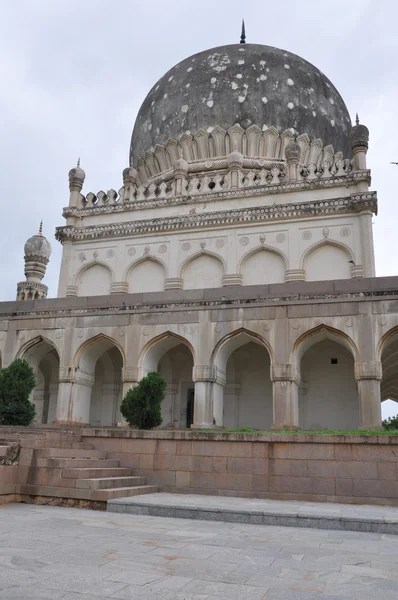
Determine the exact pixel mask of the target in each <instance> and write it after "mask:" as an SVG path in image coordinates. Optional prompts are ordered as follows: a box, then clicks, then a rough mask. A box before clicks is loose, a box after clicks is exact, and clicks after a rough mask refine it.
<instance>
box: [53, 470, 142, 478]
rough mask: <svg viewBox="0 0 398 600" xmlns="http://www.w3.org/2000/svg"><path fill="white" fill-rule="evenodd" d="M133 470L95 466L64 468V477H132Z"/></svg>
mask: <svg viewBox="0 0 398 600" xmlns="http://www.w3.org/2000/svg"><path fill="white" fill-rule="evenodd" d="M131 475H133V470H132V469H130V468H127V467H115V468H110V469H107V468H99V467H97V468H93V469H89V468H88V469H87V468H86V469H70V468H68V469H63V471H62V477H63V478H65V479H99V478H101V477H130V476H131Z"/></svg>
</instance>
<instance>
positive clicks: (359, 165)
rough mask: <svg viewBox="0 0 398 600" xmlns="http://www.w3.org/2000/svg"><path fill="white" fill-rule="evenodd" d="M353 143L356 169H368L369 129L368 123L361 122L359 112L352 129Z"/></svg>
mask: <svg viewBox="0 0 398 600" xmlns="http://www.w3.org/2000/svg"><path fill="white" fill-rule="evenodd" d="M351 145H352V153H353V155H354V170H355V171H362V170H365V169H366V155H367V153H368V148H369V129H368V128H367V127H366V125H362V123H360V122H359V117H358V113H357V116H356V119H355V125H354V127H353V128H352V129H351Z"/></svg>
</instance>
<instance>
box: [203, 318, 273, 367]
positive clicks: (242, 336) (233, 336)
mask: <svg viewBox="0 0 398 600" xmlns="http://www.w3.org/2000/svg"><path fill="white" fill-rule="evenodd" d="M248 342H255V343H256V344H259V345H260V346H264V348H265V349H266V350H267V352H268V354H269V357H270V361H271V365H272V364H273V360H274V357H273V351H272V348H271V345H270V344H269V342H268V341H267V340H266V339H265V338H263V337H262V336H261V335H259V334H258V333H255V332H254V331H250V330H249V329H246V328H244V327H241V328H239V329H236V330H235V331H232V332H231V333H228V334H227V335H225V336H224V337H223V338H221V340H219V342H218V343H217V344H216V346H215V347H214V349H213V352H212V355H211V364H212V365H215V366H217V367H218V368H219V369H221V370H222V371H225V366H226V364H227V361H228V358H229V357H230V355H231V354H232V353H233V352H234V351H235V350H237V349H238V348H240V347H241V346H244V345H245V344H247V343H248Z"/></svg>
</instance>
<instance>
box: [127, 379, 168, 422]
mask: <svg viewBox="0 0 398 600" xmlns="http://www.w3.org/2000/svg"><path fill="white" fill-rule="evenodd" d="M165 392H166V382H165V380H164V379H163V377H161V376H160V375H158V373H148V375H147V376H146V377H143V378H142V379H141V381H140V383H139V384H138V385H137V387H135V388H134V389H131V390H129V391H128V392H127V394H126V395H125V397H124V399H123V402H122V405H121V407H120V410H121V413H122V415H123V417H124V418H125V419H126V421H127V422H128V424H129V425H130V427H137V428H138V429H153V428H154V427H158V426H159V425H161V423H162V402H163V399H164V396H165Z"/></svg>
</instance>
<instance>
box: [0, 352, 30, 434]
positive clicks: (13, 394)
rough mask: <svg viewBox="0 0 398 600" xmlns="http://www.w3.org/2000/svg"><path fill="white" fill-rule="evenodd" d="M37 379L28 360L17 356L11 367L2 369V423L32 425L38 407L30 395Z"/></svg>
mask: <svg viewBox="0 0 398 600" xmlns="http://www.w3.org/2000/svg"><path fill="white" fill-rule="evenodd" d="M35 385H36V379H35V376H34V373H33V369H32V367H31V366H30V364H29V363H28V362H27V361H26V360H22V359H20V358H17V359H16V360H14V361H13V362H12V363H11V364H10V366H9V367H6V368H4V369H0V424H1V425H30V424H31V423H32V421H33V419H34V418H35V415H36V408H35V405H34V404H33V403H32V402H30V400H29V396H30V394H31V393H32V391H33V390H34V388H35Z"/></svg>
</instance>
